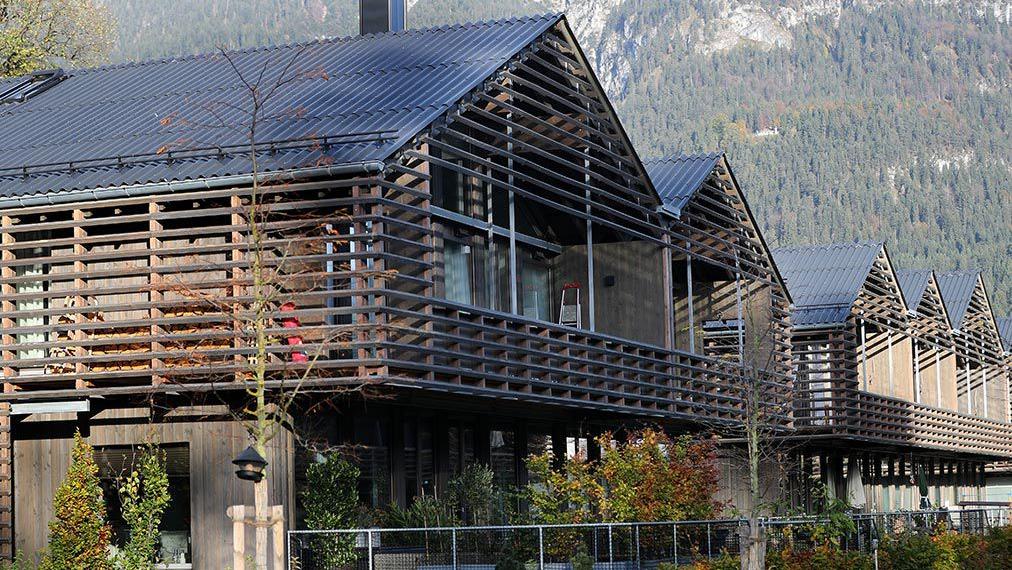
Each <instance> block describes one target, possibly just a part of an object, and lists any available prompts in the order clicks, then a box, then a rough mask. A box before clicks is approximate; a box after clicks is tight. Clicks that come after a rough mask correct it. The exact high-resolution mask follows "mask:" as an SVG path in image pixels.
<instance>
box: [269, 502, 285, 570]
mask: <svg viewBox="0 0 1012 570" xmlns="http://www.w3.org/2000/svg"><path fill="white" fill-rule="evenodd" d="M271 529H272V530H273V533H272V534H273V535H274V556H273V558H274V570H283V569H284V567H285V507H283V506H282V505H274V506H273V507H271Z"/></svg>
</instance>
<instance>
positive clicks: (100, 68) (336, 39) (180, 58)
mask: <svg viewBox="0 0 1012 570" xmlns="http://www.w3.org/2000/svg"><path fill="white" fill-rule="evenodd" d="M563 16H564V14H563V13H562V12H546V13H542V14H530V15H526V16H513V17H511V18H500V19H497V20H478V21H475V22H457V23H453V24H443V25H441V26H430V27H427V28H408V29H404V30H399V31H396V32H382V33H375V34H365V35H361V34H359V35H352V36H322V37H318V38H316V39H312V40H306V41H301V42H289V43H285V44H275V45H259V46H250V47H245V48H237V49H228V50H224V53H225V54H227V55H243V54H249V53H256V52H259V51H281V50H284V49H291V48H296V47H309V46H314V45H326V44H342V43H351V42H355V41H361V40H369V39H374V38H377V37H389V36H409V35H420V34H423V33H433V32H444V31H448V30H454V29H464V28H472V27H488V26H493V25H497V24H513V23H517V22H534V21H539V20H552V19H557V18H561V17H563ZM221 53H222V52H221V51H207V52H201V53H193V54H186V55H176V56H167V57H160V58H151V59H142V60H135V61H123V62H119V63H110V64H105V65H97V66H93V67H76V68H70V69H67V70H65V71H66V72H67V75H68V77H73V76H74V75H77V74H90V73H99V72H104V71H113V70H117V69H128V68H137V67H145V66H148V65H157V64H164V63H175V62H184V61H195V60H198V59H201V58H208V57H214V56H218V55H221ZM18 77H23V76H18ZM4 79H17V77H7V78H4Z"/></svg>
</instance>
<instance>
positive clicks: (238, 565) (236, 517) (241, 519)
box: [226, 505, 246, 570]
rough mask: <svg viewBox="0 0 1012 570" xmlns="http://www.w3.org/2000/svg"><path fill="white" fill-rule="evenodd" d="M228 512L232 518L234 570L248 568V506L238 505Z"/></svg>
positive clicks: (230, 508)
mask: <svg viewBox="0 0 1012 570" xmlns="http://www.w3.org/2000/svg"><path fill="white" fill-rule="evenodd" d="M226 512H227V513H228V516H229V518H231V519H232V570H246V507H245V506H243V505H236V506H232V507H229V508H228V511H226Z"/></svg>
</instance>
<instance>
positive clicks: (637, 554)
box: [633, 525, 640, 568]
mask: <svg viewBox="0 0 1012 570" xmlns="http://www.w3.org/2000/svg"><path fill="white" fill-rule="evenodd" d="M633 528H634V529H636V567H637V568H639V567H640V525H635V526H633Z"/></svg>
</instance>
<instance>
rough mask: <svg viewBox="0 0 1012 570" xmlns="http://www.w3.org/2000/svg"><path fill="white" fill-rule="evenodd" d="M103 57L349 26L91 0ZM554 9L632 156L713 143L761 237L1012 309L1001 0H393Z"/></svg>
mask: <svg viewBox="0 0 1012 570" xmlns="http://www.w3.org/2000/svg"><path fill="white" fill-rule="evenodd" d="M108 3H109V5H110V7H111V8H112V9H113V11H114V12H115V13H116V15H117V16H118V18H119V22H120V40H119V46H118V49H117V52H116V54H115V57H116V58H117V59H120V60H122V59H138V58H149V57H161V56H168V55H175V54H186V53H193V52H198V51H207V50H210V49H213V48H214V47H215V46H216V45H219V44H226V45H230V46H236V45H258V44H266V43H272V42H290V41H297V40H303V39H307V38H313V37H319V36H322V35H348V34H352V33H354V32H355V30H356V28H357V21H356V19H357V6H358V3H357V2H356V1H354V0H174V1H172V2H165V1H163V0H108ZM409 6H410V11H409V25H410V26H413V27H421V26H429V25H437V24H444V23H448V22H459V21H470V20H478V19H487V18H498V17H506V16H512V15H517V14H523V13H534V12H546V11H565V12H567V13H568V14H569V18H570V22H571V24H572V25H573V26H574V27H575V28H576V30H577V34H578V36H579V37H580V40H581V42H582V44H583V46H584V47H585V49H586V50H587V51H588V54H589V55H590V57H592V58H593V59H594V60H595V63H596V66H597V69H598V70H599V72H600V75H601V79H602V81H603V82H604V83H605V85H606V86H607V88H608V90H609V92H610V95H611V96H612V98H613V100H614V101H615V103H616V105H617V107H618V110H619V113H620V115H621V116H622V119H623V120H624V122H625V124H626V126H627V127H628V128H629V130H630V132H631V135H632V137H633V139H634V140H635V142H636V143H637V144H638V145H639V148H640V149H641V152H642V154H643V155H645V156H648V155H654V154H658V153H670V152H675V151H678V150H681V151H696V150H704V149H713V148H716V147H722V148H724V149H726V150H727V151H728V152H729V153H730V157H731V163H732V166H733V167H734V168H735V172H736V175H737V177H738V179H739V181H741V182H742V184H743V185H744V187H745V191H746V192H747V194H748V196H749V199H750V201H751V203H752V205H753V208H754V209H755V211H756V214H757V216H758V218H759V220H761V222H762V223H763V224H765V226H766V230H767V237H768V238H769V240H770V241H771V242H772V243H773V244H775V245H784V244H791V243H801V242H824V241H831V240H832V241H843V240H847V241H849V240H855V239H880V240H885V241H887V242H888V244H889V248H890V252H891V253H892V254H893V256H894V258H895V259H896V260H897V261H898V262H899V263H900V264H901V265H903V266H905V267H917V266H929V265H930V266H934V267H938V268H966V267H981V268H983V269H984V270H985V271H986V272H987V279H988V284H989V286H990V287H991V290H990V293H991V297H992V302H993V303H994V304H995V305H996V309H997V310H998V311H1000V312H1007V311H1009V310H1010V309H1012V152H1010V151H1012V137H1010V128H1012V127H1010V121H1012V85H1010V83H1012V34H1010V32H1012V27H1010V22H1012V2H1008V1H1004V2H1002V1H991V0H932V1H915V0H779V1H775V0H751V1H739V0H497V1H496V2H486V1H483V0H415V1H411V0H409Z"/></svg>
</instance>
